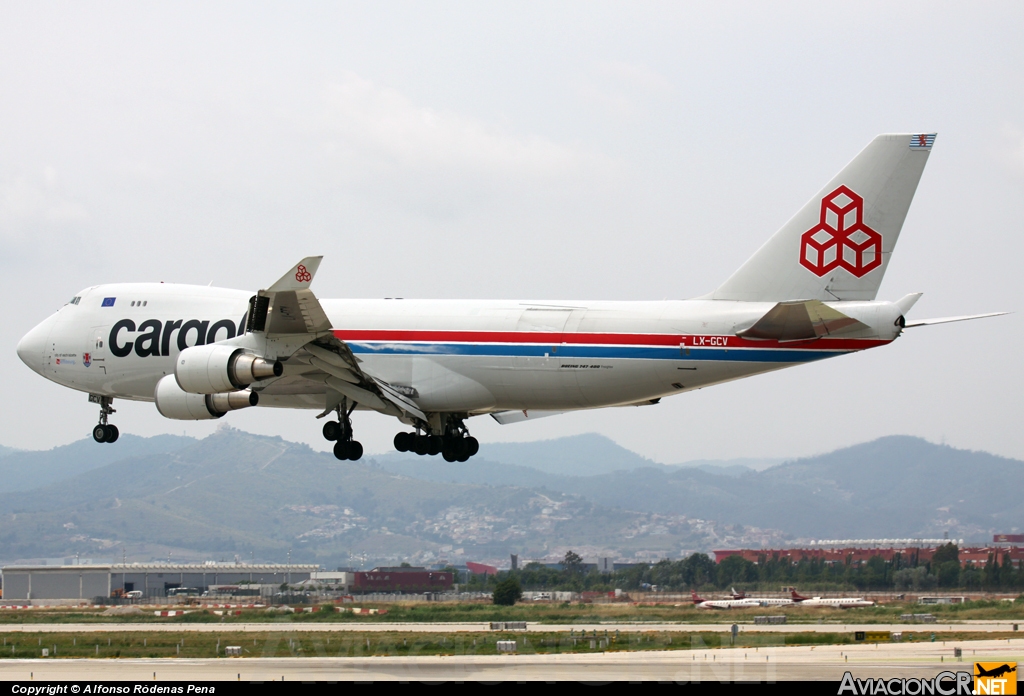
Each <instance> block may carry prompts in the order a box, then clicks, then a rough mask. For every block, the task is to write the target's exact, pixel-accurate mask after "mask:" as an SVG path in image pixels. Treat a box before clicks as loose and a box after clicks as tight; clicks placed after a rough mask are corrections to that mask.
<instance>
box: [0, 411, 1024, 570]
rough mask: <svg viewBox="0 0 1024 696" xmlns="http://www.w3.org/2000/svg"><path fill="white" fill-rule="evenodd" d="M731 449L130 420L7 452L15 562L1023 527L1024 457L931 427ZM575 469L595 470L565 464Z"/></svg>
mask: <svg viewBox="0 0 1024 696" xmlns="http://www.w3.org/2000/svg"><path fill="white" fill-rule="evenodd" d="M573 445H579V446H577V447H574V446H573ZM530 462H537V463H538V466H539V467H542V468H543V469H544V470H542V469H541V468H534V467H532V466H529V465H528V464H529V463H530ZM588 462H594V465H593V466H588V465H587V464H588ZM727 464H728V465H727V466H717V465H713V464H709V463H707V462H705V463H702V465H700V466H675V467H672V466H664V465H660V464H656V463H654V462H651V461H649V460H646V459H643V458H641V457H639V456H638V455H635V454H634V453H631V452H629V451H628V450H624V449H623V448H621V447H619V446H618V445H616V444H615V443H613V442H612V441H610V440H608V439H606V438H603V437H601V436H597V435H587V436H577V437H573V438H563V439H561V440H553V441H547V442H546V443H544V442H542V443H526V444H523V445H514V444H502V445H484V446H483V447H482V448H481V453H480V455H479V456H478V457H476V458H474V459H472V460H470V461H469V462H466V463H463V464H458V463H453V464H449V463H447V462H443V461H440V460H439V459H437V458H423V457H416V456H415V455H408V454H406V455H400V454H398V453H393V454H388V455H384V456H376V457H368V458H365V459H364V460H362V461H360V462H339V461H338V460H336V459H335V458H334V457H333V456H331V455H330V454H325V453H320V452H315V451H313V450H312V449H310V448H309V447H307V446H305V445H301V444H295V443H290V442H286V441H284V440H282V439H280V438H272V437H265V436H259V435H252V434H249V433H245V432H242V431H238V430H232V429H224V430H221V431H219V432H218V433H217V434H215V435H212V436H210V437H208V438H206V439H203V440H194V439H192V438H186V437H176V436H160V437H154V438H138V437H132V436H130V435H125V436H122V439H121V440H119V441H118V443H117V444H116V445H114V446H107V447H101V446H98V445H96V444H95V443H93V442H91V441H81V442H76V443H73V444H71V445H68V446H66V447H59V448H55V449H53V450H49V451H46V452H24V451H15V452H10V453H8V454H6V456H3V457H0V560H3V561H6V562H11V561H14V560H16V559H31V558H43V557H61V556H63V557H67V556H74V555H80V556H81V557H86V558H98V557H100V558H102V557H106V558H115V559H120V558H121V557H122V556H128V557H129V560H133V559H134V560H151V559H166V558H167V557H168V556H170V557H171V559H172V560H180V561H184V560H207V559H225V560H230V559H231V558H232V557H234V556H237V557H239V558H242V559H249V558H252V559H255V560H265V561H284V560H286V559H287V558H291V560H293V561H309V562H318V563H321V564H323V565H325V566H328V567H330V566H335V565H372V564H374V563H394V562H398V561H403V560H409V561H412V562H415V563H435V562H444V561H451V562H461V561H464V560H484V561H487V560H490V561H501V560H503V559H505V558H507V555H508V554H509V553H519V554H520V555H521V556H523V557H526V558H539V557H544V556H559V555H561V554H564V552H565V551H566V550H568V549H570V548H571V549H573V550H576V551H577V552H578V553H582V554H583V555H584V556H585V557H588V558H593V557H595V556H599V555H609V556H615V557H617V558H635V559H642V560H643V559H653V558H659V557H664V556H671V557H678V556H680V555H682V554H684V553H687V552H690V551H693V550H710V549H713V548H729V547H733V548H735V547H739V546H747V547H750V546H753V547H761V546H777V545H779V544H782V543H785V542H787V541H788V540H791V539H793V538H822V537H824V538H864V537H876V538H877V537H937V536H938V537H941V536H942V534H943V533H944V532H949V533H950V535H951V536H952V537H954V538H956V537H968V538H971V539H976V540H984V539H985V538H986V537H988V538H990V534H991V533H993V532H1017V531H1019V530H1018V529H1017V527H1020V526H1022V524H1024V523H1022V520H1024V504H1022V502H1021V500H1020V496H1019V494H1018V491H1019V490H1020V488H1021V484H1024V462H1020V461H1016V460H1011V459H1004V458H1001V457H996V456H994V455H990V454H986V453H983V452H968V451H964V450H957V449H954V448H951V447H946V446H941V445H934V444H931V443H928V442H926V441H924V440H920V439H918V438H912V437H888V438H882V439H880V440H876V441H874V442H869V443H865V444H862V445H857V446H854V447H848V448H844V449H842V450H838V451H836V452H832V453H829V454H826V455H821V456H817V457H810V458H805V459H799V460H793V461H789V462H784V463H782V464H778V465H775V466H771V467H769V468H767V469H764V470H762V471H756V470H754V469H753V468H750V467H748V466H745V465H740V464H734V463H727ZM573 471H576V472H579V471H582V472H595V471H596V472H598V473H591V475H585V476H581V475H569V474H566V473H559V472H573Z"/></svg>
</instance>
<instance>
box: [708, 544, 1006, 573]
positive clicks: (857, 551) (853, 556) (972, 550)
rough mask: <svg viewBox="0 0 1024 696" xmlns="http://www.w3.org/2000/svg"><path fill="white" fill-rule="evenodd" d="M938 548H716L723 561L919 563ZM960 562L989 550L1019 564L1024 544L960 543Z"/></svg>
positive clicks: (978, 559)
mask: <svg viewBox="0 0 1024 696" xmlns="http://www.w3.org/2000/svg"><path fill="white" fill-rule="evenodd" d="M937 550H938V547H936V546H928V547H899V548H897V547H888V548H861V547H848V548H813V549H723V550H719V551H715V552H714V554H715V562H716V563H721V562H722V561H723V560H725V559H726V558H728V557H729V556H740V557H742V558H744V559H745V560H748V561H750V562H751V563H759V562H760V560H761V559H762V558H764V559H771V558H777V559H779V560H782V559H789V561H790V562H792V563H799V562H800V560H801V559H803V558H807V559H819V558H820V559H822V560H824V561H825V563H844V564H845V563H857V564H859V563H866V562H867V560H868V559H869V558H871V557H872V556H881V557H882V558H883V559H884V560H885V561H887V562H889V561H892V559H893V557H894V556H896V555H897V554H900V555H901V556H902V557H903V558H904V559H905V560H908V561H909V559H911V558H914V557H916V558H917V562H918V563H928V562H930V561H931V560H932V556H933V555H934V554H935V552H936V551H937ZM959 553H960V565H966V564H967V563H968V562H970V563H973V564H974V565H975V566H983V565H985V564H986V563H987V562H988V558H989V554H994V555H995V558H996V560H997V561H998V562H999V564H1000V565H1002V562H1003V554H1009V555H1010V563H1012V564H1013V567H1014V568H1019V567H1020V564H1021V562H1022V561H1024V547H1021V546H1003V547H988V546H962V547H960V551H959Z"/></svg>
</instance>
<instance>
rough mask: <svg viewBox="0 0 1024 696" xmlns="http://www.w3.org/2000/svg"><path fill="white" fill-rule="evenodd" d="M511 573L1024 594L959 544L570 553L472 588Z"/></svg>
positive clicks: (664, 587)
mask: <svg viewBox="0 0 1024 696" xmlns="http://www.w3.org/2000/svg"><path fill="white" fill-rule="evenodd" d="M510 577H514V578H515V580H516V582H517V583H518V585H519V586H520V587H521V588H522V589H523V590H527V591H530V590H533V591H537V590H540V591H573V592H586V591H610V590H612V589H615V588H619V589H623V590H653V589H657V590H661V591H668V592H686V591H689V590H691V589H694V590H725V589H729V588H730V587H733V586H735V587H738V588H739V587H741V588H744V589H771V590H778V589H779V587H783V586H794V587H799V588H801V589H806V590H841V589H856V590H862V591H868V590H874V591H904V590H907V591H927V590H933V589H939V588H941V589H943V590H973V591H978V590H984V591H991V592H1000V591H1001V592H1015V591H1024V566H1022V567H1021V568H1014V567H1013V563H1012V562H1011V559H1010V555H1009V554H1008V553H1003V554H1001V555H1000V554H998V553H992V554H989V557H988V560H987V561H986V562H985V563H984V564H974V563H970V562H968V563H966V564H965V565H963V566H961V564H960V554H959V548H958V547H957V546H956V544H953V543H949V544H946V545H945V546H942V547H940V548H939V549H937V550H936V552H935V554H934V555H933V556H932V558H931V559H930V560H928V561H920V560H919V558H918V555H917V553H916V552H915V550H914V549H908V550H907V551H906V552H902V553H896V554H895V555H894V556H893V558H892V559H891V560H886V559H885V558H884V557H882V556H871V557H870V558H868V559H867V560H866V561H854V560H853V559H852V558H848V559H846V560H845V561H843V562H829V561H825V560H824V559H822V558H812V557H809V556H803V557H801V558H799V559H792V558H790V557H788V556H780V555H778V554H772V555H769V554H767V553H766V554H762V555H761V556H760V557H759V558H758V561H757V562H756V563H754V562H752V561H748V560H746V559H745V558H743V557H741V556H738V555H737V556H729V557H727V558H725V559H723V560H722V562H721V563H717V564H716V563H715V562H714V561H713V560H712V559H711V558H710V557H709V556H708V555H707V554H703V553H694V554H691V555H690V556H687V557H686V558H683V559H679V560H671V559H664V560H661V561H658V562H657V563H653V564H646V563H642V564H637V565H634V566H632V567H630V568H624V569H622V570H617V571H615V572H613V573H600V572H598V571H597V570H594V569H590V570H588V569H587V568H586V566H585V564H584V563H583V559H582V558H580V556H579V555H578V554H576V553H573V552H572V551H570V552H568V553H567V554H566V555H565V558H564V559H563V561H562V563H561V564H560V567H557V568H550V567H547V566H544V565H542V564H540V563H529V564H527V565H526V566H525V567H523V568H521V569H519V570H515V571H503V572H501V573H499V574H498V576H484V575H471V576H470V577H469V582H468V585H467V589H469V590H473V589H478V590H493V589H494V587H495V586H496V585H497V584H498V583H499V582H501V581H503V580H505V579H507V578H510Z"/></svg>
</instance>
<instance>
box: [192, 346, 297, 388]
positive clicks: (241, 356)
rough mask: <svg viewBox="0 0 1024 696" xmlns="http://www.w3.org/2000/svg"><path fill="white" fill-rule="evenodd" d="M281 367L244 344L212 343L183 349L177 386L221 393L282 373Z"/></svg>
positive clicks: (278, 363) (278, 375)
mask: <svg viewBox="0 0 1024 696" xmlns="http://www.w3.org/2000/svg"><path fill="white" fill-rule="evenodd" d="M282 370H283V367H282V365H281V363H280V362H277V361H275V362H270V361H269V360H264V359H263V358H260V357H257V356H256V355H253V354H252V353H250V352H248V351H246V350H245V349H244V348H237V347H235V346H222V345H217V344H212V345H208V346H193V347H192V348H186V349H185V350H183V351H181V353H180V354H179V355H178V361H177V363H175V365H174V376H175V378H177V380H178V386H179V387H181V388H182V390H184V391H186V392H189V393H190V394H219V393H222V392H232V391H237V390H239V389H244V388H245V387H247V386H249V385H250V384H252V383H253V382H258V381H260V380H261V379H268V378H270V377H280V376H281V372H282Z"/></svg>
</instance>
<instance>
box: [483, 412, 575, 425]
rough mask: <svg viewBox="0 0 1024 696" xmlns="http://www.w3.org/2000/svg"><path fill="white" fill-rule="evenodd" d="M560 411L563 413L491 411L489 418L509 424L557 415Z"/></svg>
mask: <svg viewBox="0 0 1024 696" xmlns="http://www.w3.org/2000/svg"><path fill="white" fill-rule="evenodd" d="M561 413H565V411H500V412H498V413H492V414H491V418H493V419H494V420H496V421H498V422H499V423H501V424H502V425H510V424H511V423H522V422H523V421H526V420H537V419H538V418H546V417H547V416H557V415H559V414H561Z"/></svg>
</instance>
